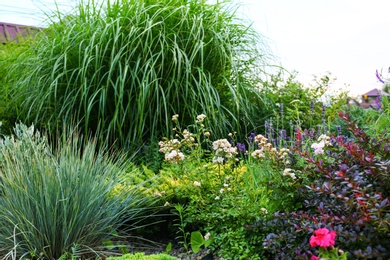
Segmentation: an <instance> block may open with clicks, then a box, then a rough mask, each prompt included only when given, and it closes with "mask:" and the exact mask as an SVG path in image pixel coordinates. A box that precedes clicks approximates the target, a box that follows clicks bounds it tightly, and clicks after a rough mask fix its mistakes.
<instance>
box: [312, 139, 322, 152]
mask: <svg viewBox="0 0 390 260" xmlns="http://www.w3.org/2000/svg"><path fill="white" fill-rule="evenodd" d="M324 146H325V143H324V142H323V141H321V142H319V143H314V144H312V145H311V148H312V149H314V153H315V154H323V153H324Z"/></svg>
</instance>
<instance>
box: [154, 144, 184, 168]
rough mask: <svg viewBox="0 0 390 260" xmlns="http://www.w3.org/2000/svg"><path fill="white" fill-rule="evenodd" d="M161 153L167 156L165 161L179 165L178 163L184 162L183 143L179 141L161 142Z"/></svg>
mask: <svg viewBox="0 0 390 260" xmlns="http://www.w3.org/2000/svg"><path fill="white" fill-rule="evenodd" d="M158 145H159V146H160V150H159V152H161V153H164V154H165V161H168V162H173V163H177V162H178V161H182V160H184V154H183V153H182V152H180V150H179V149H180V147H181V142H180V141H179V140H177V139H172V140H167V141H160V142H159V143H158Z"/></svg>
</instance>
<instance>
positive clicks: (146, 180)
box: [112, 163, 156, 195]
mask: <svg viewBox="0 0 390 260" xmlns="http://www.w3.org/2000/svg"><path fill="white" fill-rule="evenodd" d="M126 171H127V174H126V176H125V178H124V179H122V180H120V181H119V183H118V184H117V185H116V186H115V188H114V190H113V191H112V195H119V194H120V193H122V192H125V191H126V190H129V189H132V188H133V187H137V189H139V190H140V191H141V192H142V193H144V194H145V195H152V194H153V191H152V187H153V183H154V181H153V179H154V178H156V176H155V173H154V172H153V171H152V170H150V169H148V168H147V167H146V166H137V165H135V164H133V163H129V164H128V167H127V170H126Z"/></svg>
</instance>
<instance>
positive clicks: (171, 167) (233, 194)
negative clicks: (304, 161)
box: [149, 115, 295, 259]
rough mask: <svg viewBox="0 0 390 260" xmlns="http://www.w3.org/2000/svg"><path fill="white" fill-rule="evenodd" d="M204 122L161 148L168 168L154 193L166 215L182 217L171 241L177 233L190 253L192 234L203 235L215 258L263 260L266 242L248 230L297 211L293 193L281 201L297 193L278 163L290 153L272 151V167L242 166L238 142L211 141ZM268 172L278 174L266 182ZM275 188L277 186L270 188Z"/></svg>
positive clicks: (262, 163)
mask: <svg viewBox="0 0 390 260" xmlns="http://www.w3.org/2000/svg"><path fill="white" fill-rule="evenodd" d="M204 117H205V116H204V115H199V116H198V119H197V123H196V124H195V125H192V126H189V127H187V128H186V129H184V130H183V129H181V128H180V127H179V126H177V127H176V128H175V129H176V132H175V133H174V134H173V135H172V138H166V139H164V140H163V141H161V142H160V152H162V153H163V154H164V155H165V162H164V163H163V167H162V169H161V170H160V172H159V173H158V174H157V175H156V178H155V179H154V181H153V185H152V186H151V187H150V189H151V190H150V191H149V192H150V194H154V195H155V196H156V197H161V202H162V203H164V202H165V205H166V208H167V210H166V211H167V212H169V209H171V210H172V211H171V212H172V213H174V215H176V216H178V217H179V218H178V219H176V220H175V221H176V222H175V221H173V222H172V221H171V222H172V223H173V225H172V226H171V229H170V230H171V236H172V233H173V237H175V238H176V239H177V240H178V242H179V244H180V243H181V244H183V246H184V247H185V248H189V247H188V244H189V243H190V239H189V237H190V234H191V232H192V231H198V230H199V231H201V233H202V234H203V235H205V234H206V233H210V234H211V236H212V237H213V242H212V243H211V244H210V245H209V248H211V249H212V250H213V251H214V252H213V253H214V254H215V255H220V256H222V257H224V258H226V259H238V258H243V259H246V258H250V259H258V258H261V257H262V255H259V254H258V250H257V248H258V247H259V246H261V242H262V241H263V239H264V236H262V235H261V234H259V233H256V234H255V233H254V232H248V231H247V226H248V224H252V223H254V222H255V221H256V220H259V219H263V218H265V219H266V218H267V216H269V215H270V214H272V213H273V212H275V211H276V210H279V209H280V207H281V206H283V207H285V208H287V207H290V208H294V207H293V206H291V205H292V204H293V203H294V202H293V200H292V199H291V200H288V199H289V197H288V196H290V194H291V193H290V194H286V195H285V196H281V195H284V194H282V191H284V190H283V189H287V190H288V189H290V190H292V189H293V188H294V185H295V184H294V180H293V179H292V178H290V177H289V176H282V174H283V169H282V170H281V169H279V168H278V166H279V164H278V163H280V164H281V163H282V161H279V162H277V161H276V160H277V159H278V158H279V157H282V156H285V152H286V151H284V150H281V151H279V150H278V151H277V152H276V154H274V153H273V151H274V150H272V151H271V150H270V151H269V153H267V156H266V157H265V160H266V159H267V158H268V160H269V161H261V160H256V161H255V159H253V162H252V163H251V164H247V163H246V161H241V162H240V161H239V159H238V158H239V156H238V152H239V151H238V150H237V147H236V146H235V145H234V142H233V144H232V143H231V142H230V141H231V140H228V139H219V140H216V141H214V142H212V141H211V140H210V136H209V132H208V131H207V129H206V128H205V126H206V125H207V120H205V118H204ZM174 120H176V119H175V117H174ZM229 138H234V134H231V135H230V137H229ZM205 144H208V145H207V146H206V145H205ZM204 147H209V150H208V149H206V148H204ZM237 160H238V161H237ZM259 168H262V169H263V171H262V172H261V170H258V169H259ZM266 171H269V172H272V173H273V174H271V175H268V176H265V172H266ZM276 182H277V183H276ZM270 183H275V184H274V185H273V186H270V187H267V186H268V185H269V184H270ZM282 202H283V203H284V204H283V205H282ZM288 203H290V205H289V204H288ZM179 205H183V206H182V207H181V206H179ZM171 206H174V207H173V208H171ZM178 206H179V209H178Z"/></svg>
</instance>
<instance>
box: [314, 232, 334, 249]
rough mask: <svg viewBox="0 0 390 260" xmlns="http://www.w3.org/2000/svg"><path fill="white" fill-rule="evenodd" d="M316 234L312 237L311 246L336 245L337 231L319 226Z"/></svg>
mask: <svg viewBox="0 0 390 260" xmlns="http://www.w3.org/2000/svg"><path fill="white" fill-rule="evenodd" d="M314 234H315V236H311V237H310V245H311V247H315V246H320V247H330V246H334V244H335V238H336V232H334V231H329V230H328V229H327V228H319V229H317V230H316V231H314Z"/></svg>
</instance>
